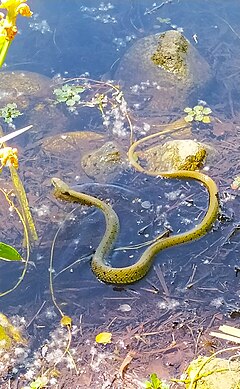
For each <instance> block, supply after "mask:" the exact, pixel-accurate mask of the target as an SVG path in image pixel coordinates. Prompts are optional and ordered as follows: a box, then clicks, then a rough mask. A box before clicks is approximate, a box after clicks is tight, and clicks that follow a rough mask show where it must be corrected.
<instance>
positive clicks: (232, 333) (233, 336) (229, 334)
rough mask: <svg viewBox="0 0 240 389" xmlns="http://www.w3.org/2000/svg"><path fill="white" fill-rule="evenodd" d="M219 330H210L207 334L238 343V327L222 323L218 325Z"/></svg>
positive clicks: (239, 338)
mask: <svg viewBox="0 0 240 389" xmlns="http://www.w3.org/2000/svg"><path fill="white" fill-rule="evenodd" d="M219 331H222V332H224V333H221V332H210V334H209V335H211V336H215V337H217V338H220V339H225V340H229V341H231V342H235V343H240V329H239V328H236V327H231V326H227V325H222V326H220V327H219Z"/></svg>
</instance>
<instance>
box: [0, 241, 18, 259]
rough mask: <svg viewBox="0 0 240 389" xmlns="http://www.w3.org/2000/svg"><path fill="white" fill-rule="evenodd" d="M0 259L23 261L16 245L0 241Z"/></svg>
mask: <svg viewBox="0 0 240 389" xmlns="http://www.w3.org/2000/svg"><path fill="white" fill-rule="evenodd" d="M0 259H1V260H3V261H21V260H22V257H21V255H20V254H19V252H18V251H17V250H16V249H15V248H14V247H12V246H9V245H8V244H6V243H3V242H0Z"/></svg>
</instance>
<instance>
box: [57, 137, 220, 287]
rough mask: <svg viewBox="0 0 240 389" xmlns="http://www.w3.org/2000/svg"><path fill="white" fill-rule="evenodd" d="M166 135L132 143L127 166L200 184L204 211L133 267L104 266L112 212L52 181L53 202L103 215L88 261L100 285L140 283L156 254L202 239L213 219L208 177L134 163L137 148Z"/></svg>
mask: <svg viewBox="0 0 240 389" xmlns="http://www.w3.org/2000/svg"><path fill="white" fill-rule="evenodd" d="M166 132H170V130H165V131H161V132H159V133H156V134H152V135H149V136H147V137H145V138H142V139H140V140H138V141H136V142H134V143H133V144H132V145H131V146H130V148H129V150H128V158H129V161H130V163H131V164H132V166H133V167H134V168H135V169H136V170H137V171H140V172H142V173H145V174H148V175H150V176H158V177H162V178H167V179H170V178H171V179H173V178H175V179H184V180H189V179H190V180H196V181H198V182H199V183H200V184H203V185H204V186H205V188H206V189H207V191H208V197H209V199H208V209H207V211H206V213H205V216H204V217H203V219H202V221H201V222H200V223H199V224H197V225H196V226H195V227H193V228H192V229H191V230H189V231H186V232H183V233H179V234H177V235H170V236H168V237H165V238H163V239H161V240H157V241H155V242H154V243H152V244H151V245H150V246H149V247H147V249H145V251H144V252H143V253H142V255H141V256H140V258H139V259H138V260H137V261H136V263H134V264H132V265H130V266H125V267H112V266H111V265H110V264H109V263H108V262H107V258H108V256H109V254H110V251H111V249H112V247H113V245H114V243H115V241H116V239H117V237H118V234H119V231H120V224H119V218H118V215H117V214H116V212H115V211H114V210H113V208H112V207H111V205H109V204H107V203H105V202H104V201H102V200H100V199H98V198H97V197H94V196H91V195H88V194H85V193H82V192H79V191H76V190H73V189H71V188H70V187H69V186H68V185H67V184H66V183H65V182H64V181H62V180H61V179H60V178H52V184H53V186H54V196H55V197H56V198H57V199H61V200H65V201H68V202H72V203H80V204H82V205H86V206H88V207H97V208H98V209H99V210H101V211H102V212H103V214H104V217H105V222H106V227H105V232H104V235H103V237H102V239H101V241H100V243H99V245H98V247H97V248H96V251H95V253H94V254H93V257H92V260H91V268H92V271H93V273H94V274H95V275H96V277H97V278H98V279H99V280H100V281H103V282H105V283H110V284H121V285H125V284H132V283H134V282H136V281H138V280H140V279H142V278H143V277H144V276H145V275H146V274H147V273H148V271H149V269H150V267H151V265H152V263H153V260H154V258H155V256H156V254H158V253H159V252H160V251H162V250H164V249H167V248H169V247H171V246H176V245H179V244H182V243H186V242H190V241H193V240H196V239H198V238H200V237H202V236H203V235H205V234H206V233H207V232H208V231H209V230H210V228H211V227H212V225H213V223H214V222H215V220H216V218H217V215H218V212H219V200H218V188H217V185H216V183H215V181H214V180H213V179H212V178H211V177H209V176H208V175H206V174H204V173H202V172H200V171H189V170H176V171H171V172H169V171H150V170H146V169H145V168H143V167H142V166H141V165H140V164H139V163H138V161H137V160H136V158H135V154H134V153H135V149H136V147H137V146H139V145H140V144H141V143H143V142H145V141H146V140H148V139H151V138H153V137H155V136H159V135H161V134H163V133H166Z"/></svg>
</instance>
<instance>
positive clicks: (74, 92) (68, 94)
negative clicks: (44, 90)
mask: <svg viewBox="0 0 240 389" xmlns="http://www.w3.org/2000/svg"><path fill="white" fill-rule="evenodd" d="M84 91H85V88H84V87H82V86H79V85H70V84H64V85H63V86H62V87H61V88H57V89H54V91H53V93H54V94H55V95H56V98H57V103H65V104H66V105H67V106H68V107H74V106H75V104H77V103H79V101H80V99H81V96H80V94H81V93H83V92H84Z"/></svg>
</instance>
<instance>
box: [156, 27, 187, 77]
mask: <svg viewBox="0 0 240 389" xmlns="http://www.w3.org/2000/svg"><path fill="white" fill-rule="evenodd" d="M165 38H166V33H163V34H162V35H161V36H160V38H159V42H158V46H157V49H156V51H155V53H154V54H153V55H152V57H151V60H152V62H153V63H154V64H155V65H157V66H160V67H162V68H163V69H165V70H166V71H167V72H170V73H173V74H177V75H180V76H181V77H186V75H187V66H186V53H187V52H188V46H189V45H188V42H187V40H186V39H185V38H184V36H183V35H181V34H179V36H178V37H177V38H176V37H174V36H173V38H172V39H171V37H170V38H169V34H168V37H167V38H166V42H165Z"/></svg>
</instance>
